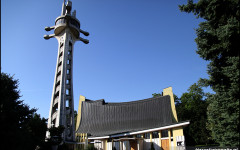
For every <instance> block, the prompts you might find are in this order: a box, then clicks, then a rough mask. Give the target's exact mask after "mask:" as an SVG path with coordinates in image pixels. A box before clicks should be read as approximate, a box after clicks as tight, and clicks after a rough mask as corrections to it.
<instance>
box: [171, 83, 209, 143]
mask: <svg viewBox="0 0 240 150" xmlns="http://www.w3.org/2000/svg"><path fill="white" fill-rule="evenodd" d="M208 95H209V94H208V93H204V92H203V89H202V88H201V87H200V86H199V85H198V84H196V83H194V84H193V85H191V86H190V88H189V89H188V92H185V93H183V94H182V96H181V98H180V99H179V103H177V104H176V110H177V114H178V119H179V121H186V120H190V122H191V123H190V125H189V126H187V127H186V128H185V129H184V135H185V137H186V144H187V145H188V146H194V145H197V144H208V143H209V142H211V141H209V140H210V139H209V134H210V133H209V131H208V130H207V129H206V122H207V113H206V112H207V106H208V103H207V102H206V100H205V99H206V98H207V97H208Z"/></svg>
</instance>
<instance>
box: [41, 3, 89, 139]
mask: <svg viewBox="0 0 240 150" xmlns="http://www.w3.org/2000/svg"><path fill="white" fill-rule="evenodd" d="M71 5H72V3H71V1H68V2H67V5H65V1H64V3H63V8H62V13H61V16H59V17H58V18H57V19H56V21H55V26H53V27H46V28H45V30H46V31H50V30H52V29H54V34H51V35H45V36H44V38H45V39H49V38H52V37H55V38H56V39H57V40H58V55H57V64H56V71H55V77H54V84H53V90H52V99H51V104H50V111H49V118H48V124H47V127H48V128H51V127H58V126H64V128H65V129H64V132H63V134H62V137H63V140H64V141H75V122H74V99H73V78H72V74H73V46H74V43H75V42H76V41H83V42H84V43H85V44H87V43H88V40H85V39H83V38H81V37H80V36H79V35H80V33H83V34H84V35H89V33H88V32H85V31H82V30H81V29H80V22H79V21H78V20H77V19H76V11H74V12H73V13H72V14H71ZM46 138H47V139H49V138H50V133H49V131H47V133H46Z"/></svg>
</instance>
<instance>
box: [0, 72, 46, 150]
mask: <svg viewBox="0 0 240 150" xmlns="http://www.w3.org/2000/svg"><path fill="white" fill-rule="evenodd" d="M18 86H19V81H18V80H16V79H14V78H13V76H10V75H8V74H5V73H1V84H0V87H1V88H0V97H1V101H0V119H1V128H0V133H1V136H2V137H3V138H2V141H1V147H0V149H8V150H13V149H19V150H30V149H34V148H35V147H36V145H38V144H40V143H41V142H42V141H43V140H44V137H45V132H46V124H45V122H46V119H44V118H41V117H40V115H38V114H36V113H35V112H36V109H35V108H33V109H30V108H29V106H28V105H26V104H24V103H23V101H22V100H19V98H20V97H21V96H20V91H19V89H18ZM26 143H28V144H26Z"/></svg>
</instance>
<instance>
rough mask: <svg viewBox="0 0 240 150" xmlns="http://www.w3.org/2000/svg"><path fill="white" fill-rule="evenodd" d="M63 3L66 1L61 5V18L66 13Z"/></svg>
mask: <svg viewBox="0 0 240 150" xmlns="http://www.w3.org/2000/svg"><path fill="white" fill-rule="evenodd" d="M65 3H66V0H64V1H63V4H62V13H61V16H63V15H65V13H66V5H65Z"/></svg>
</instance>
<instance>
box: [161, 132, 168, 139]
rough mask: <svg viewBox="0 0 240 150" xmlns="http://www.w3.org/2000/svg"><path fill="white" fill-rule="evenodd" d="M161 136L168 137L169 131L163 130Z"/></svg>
mask: <svg viewBox="0 0 240 150" xmlns="http://www.w3.org/2000/svg"><path fill="white" fill-rule="evenodd" d="M161 136H162V138H164V137H168V130H162V131H161Z"/></svg>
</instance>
